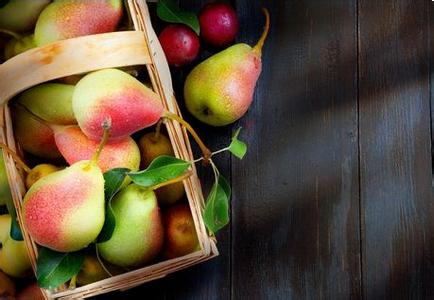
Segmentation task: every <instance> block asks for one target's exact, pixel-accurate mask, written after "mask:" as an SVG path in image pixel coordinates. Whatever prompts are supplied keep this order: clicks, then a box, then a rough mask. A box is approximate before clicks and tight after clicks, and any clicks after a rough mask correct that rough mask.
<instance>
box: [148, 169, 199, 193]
mask: <svg viewBox="0 0 434 300" xmlns="http://www.w3.org/2000/svg"><path fill="white" fill-rule="evenodd" d="M191 174H192V173H191V172H190V171H189V172H185V173H184V174H182V175H181V176H178V177H176V178H173V179H171V180H168V181H165V182H162V183H159V184H157V185H154V186H153V187H152V190H153V191H154V190H156V189H159V188H161V187H163V186H166V185H170V184H174V183H177V182H180V181H183V180H184V179H187V178H188V177H190V176H191Z"/></svg>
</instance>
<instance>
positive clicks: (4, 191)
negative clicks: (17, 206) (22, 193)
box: [0, 150, 12, 205]
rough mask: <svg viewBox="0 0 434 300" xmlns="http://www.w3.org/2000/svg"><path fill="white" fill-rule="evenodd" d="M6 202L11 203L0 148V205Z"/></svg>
mask: <svg viewBox="0 0 434 300" xmlns="http://www.w3.org/2000/svg"><path fill="white" fill-rule="evenodd" d="M6 203H12V194H11V189H10V187H9V181H8V176H7V175H6V166H5V162H4V157H3V152H2V150H0V205H5V204H6Z"/></svg>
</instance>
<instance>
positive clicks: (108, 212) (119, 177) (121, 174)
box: [97, 168, 130, 243]
mask: <svg viewBox="0 0 434 300" xmlns="http://www.w3.org/2000/svg"><path fill="white" fill-rule="evenodd" d="M129 171H130V169H127V168H116V169H111V170H109V171H107V172H105V173H104V197H105V203H106V206H105V221H104V226H103V228H102V230H101V232H100V233H99V235H98V238H97V242H98V243H102V242H106V241H108V240H109V239H110V238H111V237H112V234H113V231H114V229H115V225H116V218H115V215H114V212H113V208H112V206H111V202H112V199H113V197H114V196H115V195H116V194H117V192H118V191H119V190H120V188H121V186H122V183H123V182H124V179H125V177H126V175H127V173H128V172H129Z"/></svg>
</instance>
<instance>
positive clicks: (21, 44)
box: [4, 34, 36, 60]
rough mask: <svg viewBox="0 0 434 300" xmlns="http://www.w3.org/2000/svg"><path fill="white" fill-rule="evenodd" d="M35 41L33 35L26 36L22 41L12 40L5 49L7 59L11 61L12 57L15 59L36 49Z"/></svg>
mask: <svg viewBox="0 0 434 300" xmlns="http://www.w3.org/2000/svg"><path fill="white" fill-rule="evenodd" d="M35 47H36V44H35V40H34V38H33V34H31V35H26V36H24V37H22V38H20V39H11V40H10V41H9V42H8V43H7V44H6V47H5V50H4V51H5V59H6V60H7V59H9V58H11V57H14V56H15V55H18V54H20V53H23V52H25V51H27V50H30V49H32V48H35Z"/></svg>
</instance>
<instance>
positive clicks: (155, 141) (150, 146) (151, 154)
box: [139, 132, 185, 205]
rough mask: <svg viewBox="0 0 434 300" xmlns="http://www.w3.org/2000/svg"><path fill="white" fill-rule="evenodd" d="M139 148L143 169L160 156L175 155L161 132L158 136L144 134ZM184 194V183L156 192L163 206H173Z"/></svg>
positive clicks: (150, 133)
mask: <svg viewBox="0 0 434 300" xmlns="http://www.w3.org/2000/svg"><path fill="white" fill-rule="evenodd" d="M139 147H140V152H141V154H142V168H147V167H148V166H149V164H150V163H151V162H152V161H153V160H154V159H155V158H157V157H158V156H160V155H170V156H173V155H175V154H174V152H173V149H172V144H171V143H170V140H169V138H168V137H166V136H165V135H164V134H163V133H161V132H160V133H159V134H158V135H157V134H156V133H155V132H149V133H146V134H144V135H143V136H142V137H141V138H140V140H139ZM184 193H185V190H184V184H183V183H182V182H176V183H173V184H170V185H166V186H163V187H161V188H159V189H157V190H155V194H156V195H157V198H158V203H159V204H162V205H172V204H174V203H176V202H178V201H179V200H181V199H182V197H183V196H184Z"/></svg>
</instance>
